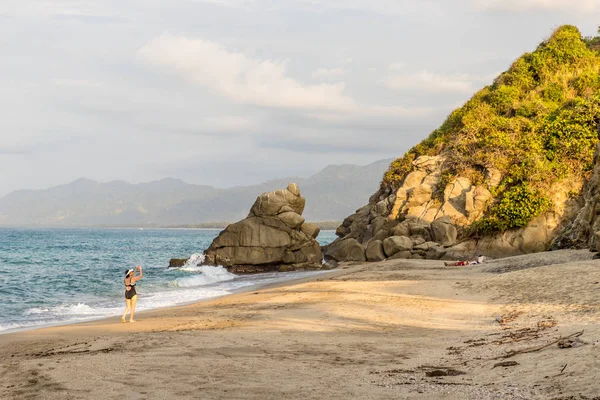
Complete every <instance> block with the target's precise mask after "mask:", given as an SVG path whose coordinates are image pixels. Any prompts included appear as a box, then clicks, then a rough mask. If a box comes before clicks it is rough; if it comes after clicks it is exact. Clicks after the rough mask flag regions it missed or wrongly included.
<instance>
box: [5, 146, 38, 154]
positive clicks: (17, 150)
mask: <svg viewBox="0 0 600 400" xmlns="http://www.w3.org/2000/svg"><path fill="white" fill-rule="evenodd" d="M31 153H32V150H31V148H27V147H8V146H0V156H23V155H27V154H31Z"/></svg>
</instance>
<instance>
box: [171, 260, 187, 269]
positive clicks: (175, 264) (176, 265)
mask: <svg viewBox="0 0 600 400" xmlns="http://www.w3.org/2000/svg"><path fill="white" fill-rule="evenodd" d="M188 260H189V258H171V259H170V260H169V267H168V268H181V267H183V266H184V265H185V263H187V262H188Z"/></svg>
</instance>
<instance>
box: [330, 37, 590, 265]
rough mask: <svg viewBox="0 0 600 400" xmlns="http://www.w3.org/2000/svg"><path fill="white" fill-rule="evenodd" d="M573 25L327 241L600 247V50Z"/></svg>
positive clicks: (476, 101)
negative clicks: (599, 147)
mask: <svg viewBox="0 0 600 400" xmlns="http://www.w3.org/2000/svg"><path fill="white" fill-rule="evenodd" d="M594 43H595V39H593V38H582V36H581V33H580V32H579V30H578V29H577V28H575V27H573V26H562V27H560V28H558V29H557V30H556V31H555V32H554V33H553V35H552V36H551V37H550V38H549V39H548V40H546V41H545V42H543V43H541V44H540V45H539V46H538V48H537V49H536V50H535V51H533V52H532V53H526V54H525V55H523V56H522V57H520V58H519V59H517V60H516V61H515V62H514V63H513V64H512V66H511V67H510V69H509V70H507V71H506V72H504V73H502V74H501V75H500V76H498V77H497V78H496V79H495V81H494V83H493V84H492V85H490V86H487V87H485V88H483V89H482V90H480V91H479V92H478V93H476V94H475V95H474V96H473V98H472V99H471V100H469V101H468V102H467V103H466V104H465V105H464V106H463V107H461V108H459V109H457V110H455V111H454V112H452V113H451V114H450V116H449V117H448V118H447V120H446V121H445V122H444V123H443V124H442V126H441V127H440V128H439V129H437V130H435V131H434V132H433V133H432V134H431V135H430V136H429V137H428V138H427V139H425V140H424V141H423V142H421V143H420V144H418V145H417V146H415V147H414V148H412V149H411V150H409V151H408V152H407V153H406V154H405V155H404V156H403V157H401V158H399V159H397V160H396V161H394V162H392V164H391V165H390V168H389V169H388V171H387V172H386V173H385V175H384V177H383V180H382V182H381V185H380V188H379V190H378V191H377V192H376V193H375V194H374V195H373V196H371V198H370V199H369V203H368V204H367V205H365V206H364V207H362V208H360V209H358V210H357V211H356V213H355V214H352V215H351V216H349V217H347V218H346V219H345V220H344V222H343V224H342V225H341V226H340V227H338V229H337V231H336V233H337V235H338V236H339V238H338V239H337V240H336V241H335V242H334V243H332V244H331V245H329V246H328V247H327V248H326V250H325V256H326V258H330V259H335V260H337V261H380V260H382V259H386V258H411V259H420V258H428V259H458V258H470V257H474V256H475V255H476V254H478V253H483V254H485V255H487V256H491V257H501V256H509V255H518V254H525V253H532V252H539V251H545V250H550V249H559V248H586V247H590V248H592V249H596V247H597V245H598V244H600V218H597V215H599V214H600V202H599V198H598V197H599V196H600V156H599V151H600V149H596V146H597V144H598V132H599V124H600V54H599V53H598V51H597V49H596V48H594V47H593V44H594Z"/></svg>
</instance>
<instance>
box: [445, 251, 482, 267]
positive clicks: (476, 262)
mask: <svg viewBox="0 0 600 400" xmlns="http://www.w3.org/2000/svg"><path fill="white" fill-rule="evenodd" d="M484 261H485V257H484V256H483V254H480V255H478V256H477V259H476V260H473V261H467V260H465V261H453V262H445V263H444V265H445V266H446V267H450V266H452V267H460V266H463V265H475V264H482V263H483V262H484Z"/></svg>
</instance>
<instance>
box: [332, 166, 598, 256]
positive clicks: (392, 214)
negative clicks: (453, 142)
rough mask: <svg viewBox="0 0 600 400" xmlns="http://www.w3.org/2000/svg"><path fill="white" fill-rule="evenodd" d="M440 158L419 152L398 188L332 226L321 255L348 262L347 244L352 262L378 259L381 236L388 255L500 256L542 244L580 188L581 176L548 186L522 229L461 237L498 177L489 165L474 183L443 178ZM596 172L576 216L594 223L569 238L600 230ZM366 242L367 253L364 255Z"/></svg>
mask: <svg viewBox="0 0 600 400" xmlns="http://www.w3.org/2000/svg"><path fill="white" fill-rule="evenodd" d="M444 162H445V158H444V157H443V156H435V157H430V156H421V157H418V158H417V159H416V160H415V161H413V163H412V165H413V168H412V170H411V171H410V172H409V173H408V174H407V175H406V177H405V179H404V180H403V181H402V183H401V184H400V185H399V186H398V187H396V188H393V187H386V188H382V189H380V190H379V191H378V192H377V193H376V194H375V195H373V196H372V197H371V199H370V201H369V204H367V205H366V206H364V207H362V208H360V209H358V210H356V213H355V214H353V215H351V216H349V217H348V218H346V219H345V220H344V222H343V223H342V225H341V226H340V227H339V228H338V229H337V231H336V233H337V235H338V236H339V239H338V240H336V241H335V242H334V243H333V244H332V245H330V246H328V247H327V248H326V250H325V256H326V257H331V258H334V259H336V260H337V261H349V259H346V258H345V257H346V256H348V255H349V254H350V253H349V252H348V251H347V249H346V247H347V246H350V245H351V246H352V256H351V259H352V261H359V260H361V259H363V258H364V259H369V258H373V259H374V260H375V259H378V257H376V256H375V255H374V254H375V253H374V251H375V248H376V247H374V246H376V245H371V243H373V241H381V242H382V244H383V251H384V254H385V256H386V258H391V257H393V258H428V259H464V258H466V257H473V256H474V255H475V254H477V253H484V254H486V255H487V256H489V257H502V256H507V255H517V254H525V253H532V252H538V251H543V250H547V249H549V248H550V246H551V243H552V241H553V239H554V238H555V237H556V235H557V233H558V231H559V230H560V229H562V227H563V225H564V224H563V222H564V221H565V220H569V218H571V217H572V215H573V213H574V210H575V209H576V208H575V207H574V206H573V204H571V203H570V202H569V198H568V196H569V195H568V194H569V193H571V192H578V191H579V190H581V185H582V184H583V182H582V180H579V181H572V180H571V181H567V182H559V183H557V184H555V185H553V186H552V188H551V189H550V190H549V196H550V198H551V199H552V201H553V204H554V208H553V209H552V210H550V211H548V212H546V213H544V214H542V215H540V216H539V217H537V218H536V219H534V220H533V221H531V222H530V223H529V224H528V225H527V226H525V227H524V228H521V229H515V230H511V231H508V232H504V233H499V234H495V235H491V236H488V237H484V238H479V239H468V238H466V239H465V238H464V236H463V238H462V239H461V234H464V233H465V231H466V228H468V227H469V226H470V225H471V224H472V223H473V222H475V221H477V220H478V219H479V218H480V217H481V216H482V215H483V213H484V211H485V210H486V207H487V206H488V202H489V201H491V200H492V195H491V192H490V189H488V188H494V187H496V186H497V185H498V184H499V183H500V181H501V179H502V176H501V174H499V172H498V170H496V169H494V168H491V167H490V168H488V169H486V170H485V171H484V174H483V176H484V177H485V178H484V180H483V182H481V183H479V184H473V183H472V182H471V181H470V180H469V179H467V178H465V177H461V176H457V177H454V178H453V179H451V180H449V181H448V182H446V181H445V180H444V179H443V178H442V176H443V170H444ZM598 170H599V171H598V172H597V178H596V179H597V180H598V182H597V183H596V184H592V186H590V189H589V190H590V193H589V194H588V195H587V196H588V197H589V198H590V200H589V201H588V203H589V205H588V208H586V209H585V210H583V211H582V213H581V216H580V217H579V218H578V220H580V222H584V221H589V220H590V219H593V221H594V223H593V224H595V225H594V227H591V228H586V229H587V230H586V229H584V228H581V227H579V228H572V229H571V234H570V236H569V237H570V238H571V239H569V240H571V241H575V242H577V243H587V244H588V245H589V244H590V243H591V245H595V239H594V238H593V234H594V233H595V232H596V231H599V232H600V219H597V220H596V219H595V218H591V216H595V215H596V214H595V213H596V209H598V214H600V198H598V197H600V190H599V189H591V188H592V187H596V188H597V187H598V185H600V167H598ZM595 176H596V175H595ZM594 196H596V197H594ZM592 198H594V200H592ZM594 202H596V203H594ZM595 204H597V205H595ZM593 224H592V225H593ZM580 225H582V224H581V223H580ZM583 225H584V224H583ZM574 232H577V234H575V233H574ZM590 234H591V236H589V235H590ZM574 235H575V236H574ZM586 235H587V236H586ZM599 236H600V234H599ZM459 240H460V243H457V242H458V241H459ZM358 244H360V245H362V249H363V252H364V253H365V255H364V256H362V255H359V254H358V253H360V251H359V247H358ZM369 246H371V250H370V252H369V253H370V255H371V257H369V255H367V254H366V251H367V249H368V248H369Z"/></svg>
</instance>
